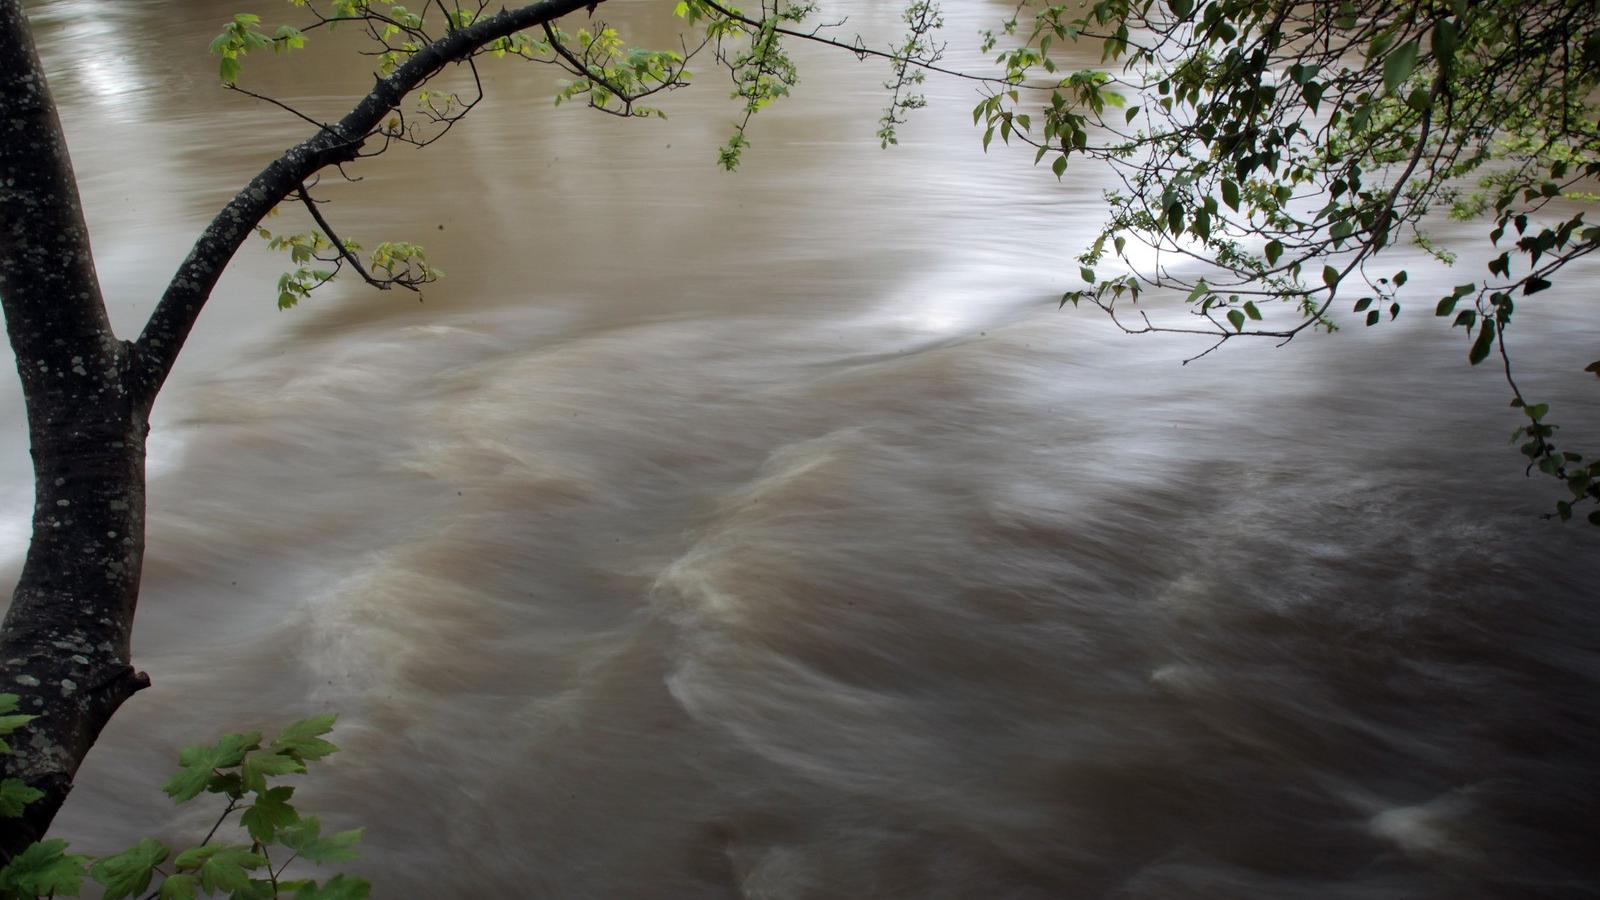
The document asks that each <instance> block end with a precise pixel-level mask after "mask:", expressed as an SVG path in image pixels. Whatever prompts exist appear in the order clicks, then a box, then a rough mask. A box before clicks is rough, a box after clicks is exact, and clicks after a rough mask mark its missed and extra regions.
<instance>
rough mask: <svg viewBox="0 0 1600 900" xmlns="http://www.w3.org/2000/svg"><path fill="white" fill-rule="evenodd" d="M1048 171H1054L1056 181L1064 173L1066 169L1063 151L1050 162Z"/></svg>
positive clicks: (1065, 158) (1065, 157)
mask: <svg viewBox="0 0 1600 900" xmlns="http://www.w3.org/2000/svg"><path fill="white" fill-rule="evenodd" d="M1050 171H1052V172H1054V173H1056V180H1057V181H1059V180H1061V176H1062V175H1065V174H1066V171H1067V156H1066V154H1065V153H1063V154H1062V155H1060V156H1058V157H1056V159H1055V162H1053V163H1051V164H1050Z"/></svg>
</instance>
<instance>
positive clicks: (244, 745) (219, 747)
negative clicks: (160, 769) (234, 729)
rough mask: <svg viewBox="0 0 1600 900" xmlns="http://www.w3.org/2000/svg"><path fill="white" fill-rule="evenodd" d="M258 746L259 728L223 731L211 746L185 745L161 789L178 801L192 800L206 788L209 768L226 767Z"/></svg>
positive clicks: (209, 775)
mask: <svg viewBox="0 0 1600 900" xmlns="http://www.w3.org/2000/svg"><path fill="white" fill-rule="evenodd" d="M260 746H261V732H259V731H252V732H248V733H246V734H228V735H223V737H222V739H221V740H219V741H217V742H216V743H215V744H213V745H211V746H210V747H205V746H194V747H185V748H183V751H182V752H181V753H179V754H178V765H179V766H181V767H182V768H181V769H179V771H178V774H176V775H174V776H172V779H171V780H169V781H168V782H167V783H166V784H164V785H162V786H161V789H162V790H163V791H165V792H166V793H167V796H169V797H171V798H172V799H173V800H174V801H176V802H178V803H183V802H184V801H186V800H192V799H194V797H195V796H196V795H198V794H199V793H200V792H201V791H203V790H205V788H206V783H207V782H209V781H210V780H211V774H212V770H214V769H227V768H231V767H233V766H237V765H238V764H239V763H241V762H242V761H244V756H245V754H246V753H249V752H250V751H251V750H255V749H256V748H258V747H260Z"/></svg>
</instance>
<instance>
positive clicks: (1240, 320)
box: [1228, 309, 1244, 331]
mask: <svg viewBox="0 0 1600 900" xmlns="http://www.w3.org/2000/svg"><path fill="white" fill-rule="evenodd" d="M1228 321H1229V322H1232V323H1233V330H1234V331H1243V330H1244V313H1242V312H1240V311H1238V310H1237V309H1230V310H1228Z"/></svg>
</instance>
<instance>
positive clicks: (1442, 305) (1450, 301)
mask: <svg viewBox="0 0 1600 900" xmlns="http://www.w3.org/2000/svg"><path fill="white" fill-rule="evenodd" d="M1459 299H1461V298H1459V297H1440V298H1439V305H1438V306H1435V307H1434V308H1433V314H1434V315H1436V316H1448V315H1450V313H1452V312H1454V311H1455V308H1456V301H1457V300H1459Z"/></svg>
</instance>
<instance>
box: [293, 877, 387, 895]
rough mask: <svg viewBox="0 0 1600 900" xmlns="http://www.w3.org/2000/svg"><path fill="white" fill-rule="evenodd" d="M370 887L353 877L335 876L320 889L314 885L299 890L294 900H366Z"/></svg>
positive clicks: (362, 880)
mask: <svg viewBox="0 0 1600 900" xmlns="http://www.w3.org/2000/svg"><path fill="white" fill-rule="evenodd" d="M371 893H372V885H370V884H368V883H367V880H366V879H365V878H357V877H356V876H354V875H335V876H333V877H332V878H330V879H328V880H327V882H326V883H324V884H322V885H321V886H320V887H319V886H318V885H316V884H315V883H312V884H308V885H306V886H305V887H303V888H301V889H300V890H299V891H297V892H296V893H295V895H294V897H295V900H367V896H368V895H369V894H371Z"/></svg>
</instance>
